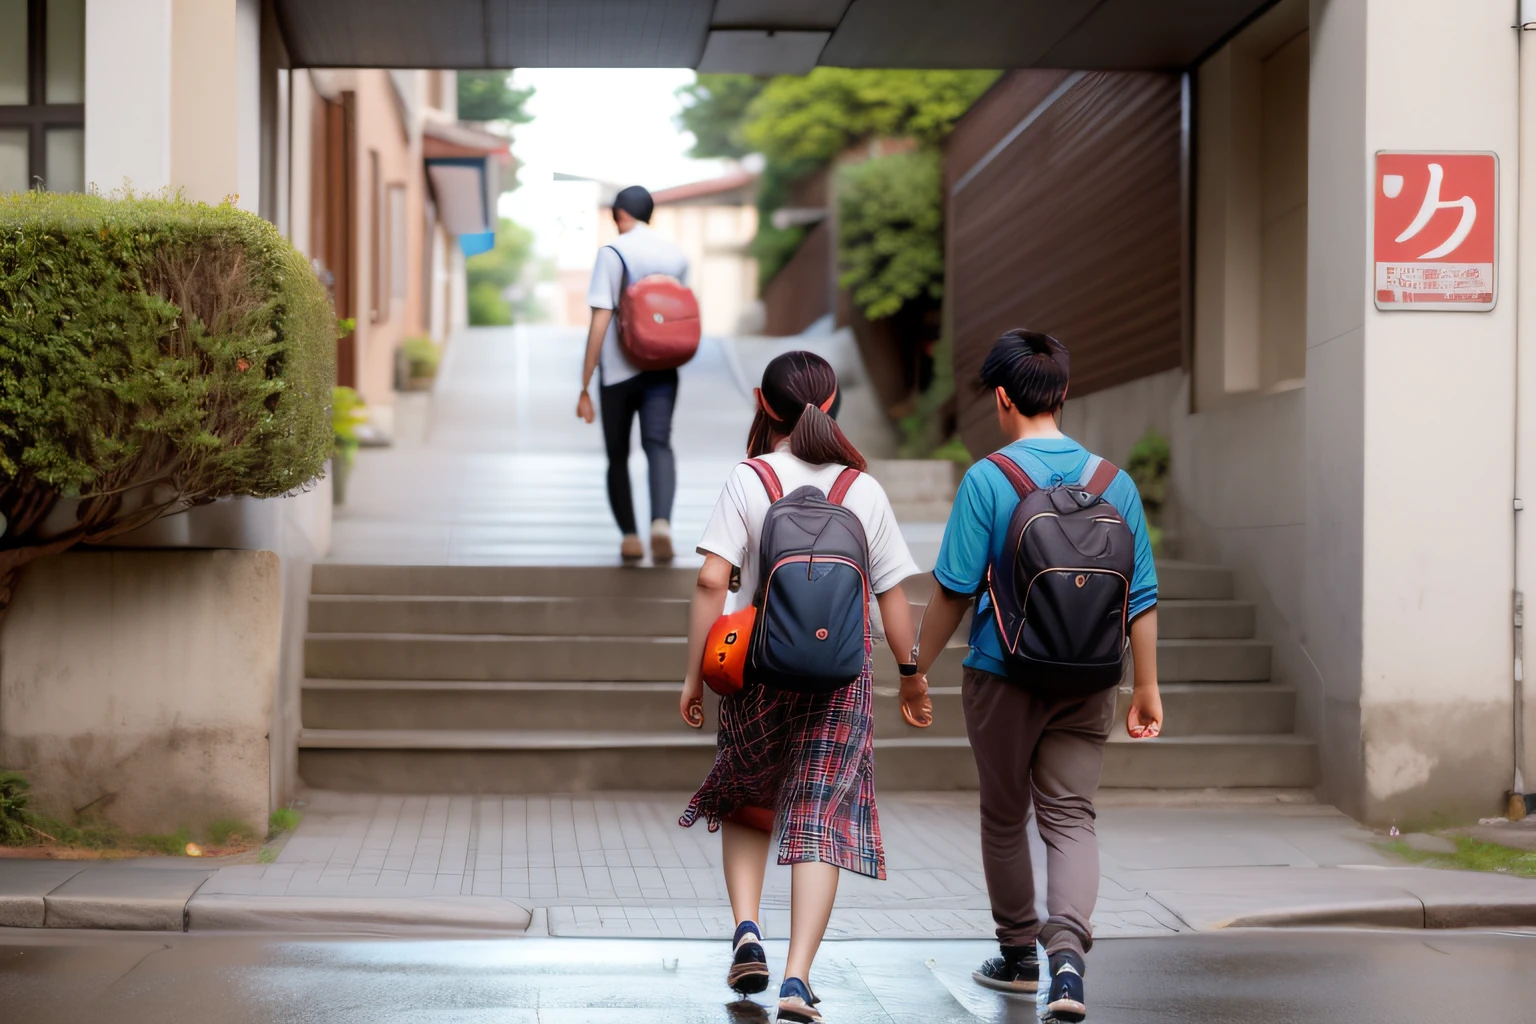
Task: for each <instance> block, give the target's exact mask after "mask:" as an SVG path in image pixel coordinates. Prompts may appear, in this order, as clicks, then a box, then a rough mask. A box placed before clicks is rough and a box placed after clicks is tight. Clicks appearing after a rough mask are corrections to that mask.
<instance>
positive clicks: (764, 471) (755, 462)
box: [747, 459, 784, 503]
mask: <svg viewBox="0 0 1536 1024" xmlns="http://www.w3.org/2000/svg"><path fill="white" fill-rule="evenodd" d="M747 465H748V466H751V467H752V471H753V472H754V473H756V474H757V478H758V479H759V480H761V481H762V482H763V490H765V491H767V492H768V501H769V502H770V503H772V502H775V501H778V500H779V499H780V498H782V497H784V485H783V484H781V483H780V482H779V474H777V473H775V472H774V471H773V467H772V466H770V465H768V463H766V462H764V461H763V460H762V459H748V460H747Z"/></svg>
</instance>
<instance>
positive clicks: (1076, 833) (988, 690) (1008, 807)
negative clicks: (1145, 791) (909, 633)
mask: <svg viewBox="0 0 1536 1024" xmlns="http://www.w3.org/2000/svg"><path fill="white" fill-rule="evenodd" d="M962 697H963V700H964V702H965V731H966V733H967V734H968V735H969V736H970V738H971V750H972V751H973V752H974V754H975V755H976V771H977V774H978V775H980V776H981V864H982V868H983V870H984V871H985V872H986V876H987V894H988V896H989V897H990V898H991V901H992V919H993V920H994V921H996V922H997V938H998V942H999V943H1001V944H1002V945H1004V946H1033V945H1034V943H1035V941H1036V939H1038V940H1039V941H1040V942H1041V943H1042V944H1043V945H1044V946H1045V948H1046V952H1047V953H1057V952H1060V951H1062V950H1072V951H1074V952H1076V953H1078V954H1082V953H1085V952H1087V951H1088V949H1089V948H1090V947H1091V946H1092V945H1093V930H1092V928H1091V926H1090V925H1089V923H1088V921H1089V918H1090V917H1091V916H1092V914H1093V905H1094V903H1095V902H1096V901H1097V899H1098V895H1099V844H1098V837H1097V836H1096V835H1095V834H1094V830H1093V825H1094V812H1093V794H1094V791H1095V790H1097V789H1098V788H1099V775H1100V772H1101V771H1102V769H1103V767H1104V741H1105V740H1106V739H1107V738H1108V737H1109V729H1110V724H1111V720H1112V719H1113V718H1114V715H1115V688H1114V687H1110V688H1109V689H1108V690H1105V691H1104V692H1103V693H1101V694H1095V695H1094V696H1092V697H1089V698H1087V699H1086V700H1075V701H1060V700H1044V699H1041V698H1040V697H1037V696H1035V695H1034V694H1032V693H1030V692H1029V691H1028V690H1026V689H1024V688H1023V687H1021V686H1017V685H1015V684H1013V683H1010V682H1009V681H1008V680H1006V679H1003V678H1001V677H999V676H995V675H992V674H991V673H990V672H983V671H981V670H979V669H973V668H967V669H966V670H965V672H964V676H963V689H962ZM1031 803H1033V804H1034V807H1035V819H1036V823H1037V824H1038V826H1039V829H1040V838H1042V839H1043V840H1045V847H1046V861H1045V865H1046V906H1047V908H1048V909H1049V912H1050V918H1049V919H1048V920H1047V921H1046V922H1045V924H1044V925H1043V926H1042V925H1041V924H1040V918H1039V915H1038V914H1037V913H1036V911H1035V877H1034V873H1033V871H1032V865H1031V863H1030V853H1029V839H1028V836H1027V835H1026V833H1025V830H1024V824H1025V822H1026V821H1027V820H1028V818H1029V809H1030V804H1031Z"/></svg>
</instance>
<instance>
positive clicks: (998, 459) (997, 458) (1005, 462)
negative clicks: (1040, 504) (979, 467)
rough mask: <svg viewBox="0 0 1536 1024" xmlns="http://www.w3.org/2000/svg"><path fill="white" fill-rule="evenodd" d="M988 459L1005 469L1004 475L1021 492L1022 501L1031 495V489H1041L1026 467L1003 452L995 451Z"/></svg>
mask: <svg viewBox="0 0 1536 1024" xmlns="http://www.w3.org/2000/svg"><path fill="white" fill-rule="evenodd" d="M987 461H988V462H990V463H992V465H994V466H996V467H997V468H998V469H1000V470H1002V471H1003V476H1005V477H1007V478H1008V482H1009V483H1010V484H1012V485H1013V489H1014V490H1015V491H1018V492H1019V500H1020V501H1023V500H1024V499H1025V498H1027V497H1029V495H1030V492H1031V491H1037V490H1039V488H1038V487H1036V486H1035V482H1034V480H1032V479H1030V476H1029V474H1028V473H1026V472H1024V468H1023V467H1022V466H1020V465H1019V464H1018V463H1017V462H1014V461H1013V460H1012V459H1010V458H1009V457H1008V456H1006V455H1004V454H1003V453H1002V452H993V453H992V454H991V455H988V456H987Z"/></svg>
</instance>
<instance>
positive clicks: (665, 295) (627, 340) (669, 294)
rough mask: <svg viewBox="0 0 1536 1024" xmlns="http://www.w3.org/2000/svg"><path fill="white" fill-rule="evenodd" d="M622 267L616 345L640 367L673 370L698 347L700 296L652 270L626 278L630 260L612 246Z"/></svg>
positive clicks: (627, 357) (679, 282)
mask: <svg viewBox="0 0 1536 1024" xmlns="http://www.w3.org/2000/svg"><path fill="white" fill-rule="evenodd" d="M608 248H610V249H613V252H614V255H616V256H618V257H619V265H620V266H622V267H623V268H624V277H623V282H622V283H621V285H620V291H619V308H618V310H617V311H616V313H617V315H618V318H619V323H618V330H619V347H620V348H622V349H623V350H624V356H625V358H626V359H628V360H629V361H630V362H631V363H633V364H634V365H635V367H636V368H638V369H641V370H674V369H676V368H677V367H679V366H682V365H683V364H684V363H686V362H687V361H688V360H690V359H692V358H693V357H694V355H695V354H696V353H697V352H698V351H699V335H700V330H699V300H698V299H696V298H694V295H693V290H692V289H690V288H689V287H688V286H687V285H685V284H683V283H682V282H681V281H679V280H678V279H677V278H675V277H668V276H666V275H665V274H651V275H648V276H646V277H642V278H641V279H640V280H638V281H636V282H635V283H634V284H630V282H629V264H627V263H625V262H624V255H623V254H622V253H620V252H619V250H618V249H617V248H616V247H614V246H611V245H610V246H609V247H608Z"/></svg>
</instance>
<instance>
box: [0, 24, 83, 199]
mask: <svg viewBox="0 0 1536 1024" xmlns="http://www.w3.org/2000/svg"><path fill="white" fill-rule="evenodd" d="M39 181H41V182H42V183H43V185H44V187H46V188H48V189H51V190H52V191H55V192H82V191H84V190H85V0H0V192H24V191H26V190H27V189H29V188H31V187H33V185H34V184H36V183H37V182H39Z"/></svg>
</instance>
